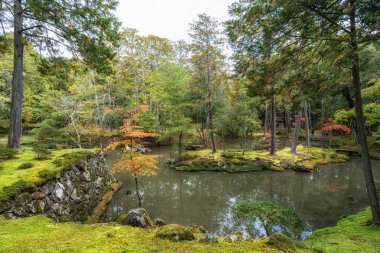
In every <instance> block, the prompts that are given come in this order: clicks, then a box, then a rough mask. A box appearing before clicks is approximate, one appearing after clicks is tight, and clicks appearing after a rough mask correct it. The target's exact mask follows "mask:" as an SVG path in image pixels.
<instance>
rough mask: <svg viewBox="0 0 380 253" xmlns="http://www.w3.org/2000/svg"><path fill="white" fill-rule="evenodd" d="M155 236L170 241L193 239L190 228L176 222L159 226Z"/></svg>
mask: <svg viewBox="0 0 380 253" xmlns="http://www.w3.org/2000/svg"><path fill="white" fill-rule="evenodd" d="M155 236H156V237H158V238H161V239H167V240H170V241H191V240H194V239H195V237H194V235H193V233H192V232H191V231H190V229H188V228H186V227H184V226H181V225H178V224H169V225H166V226H163V227H160V228H159V230H158V231H157V232H156V234H155Z"/></svg>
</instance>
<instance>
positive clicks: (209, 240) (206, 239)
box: [197, 234, 218, 243]
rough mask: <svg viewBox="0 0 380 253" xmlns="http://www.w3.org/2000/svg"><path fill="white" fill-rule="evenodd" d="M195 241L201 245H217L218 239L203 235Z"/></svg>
mask: <svg viewBox="0 0 380 253" xmlns="http://www.w3.org/2000/svg"><path fill="white" fill-rule="evenodd" d="M197 241H198V242H201V243H218V239H217V238H216V237H215V236H214V235H211V234H204V235H202V236H199V237H197Z"/></svg>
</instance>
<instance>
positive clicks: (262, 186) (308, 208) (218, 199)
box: [105, 158, 380, 234]
mask: <svg viewBox="0 0 380 253" xmlns="http://www.w3.org/2000/svg"><path fill="white" fill-rule="evenodd" d="M165 160H166V159H164V158H163V159H162V164H161V165H160V166H161V167H160V168H161V169H160V171H159V173H158V175H157V176H154V177H148V178H141V189H140V190H141V195H142V196H143V206H144V207H145V208H146V209H147V210H148V212H149V213H150V214H151V216H152V217H160V218H163V219H166V220H167V221H168V222H170V223H181V224H184V225H188V224H200V225H203V226H204V227H205V228H206V229H208V230H210V231H211V232H218V234H227V233H231V232H233V231H234V230H238V229H239V228H236V227H234V225H233V217H232V211H231V206H232V205H233V204H234V203H235V202H236V201H237V200H241V199H251V200H272V201H274V202H277V203H279V204H280V205H282V206H284V207H287V208H292V209H294V210H295V211H296V212H297V213H298V214H299V216H300V217H301V218H302V220H303V221H304V222H306V223H307V224H309V225H311V226H312V228H313V229H315V228H320V227H325V226H330V225H333V224H335V222H336V220H337V219H338V217H340V216H342V215H345V214H349V213H354V212H356V211H358V210H359V209H360V208H362V207H363V206H365V205H366V204H367V198H366V194H365V189H364V187H363V186H364V183H363V180H362V178H363V176H362V172H361V169H360V166H359V163H358V161H356V160H354V161H352V162H349V163H346V164H333V165H328V166H326V167H325V168H323V169H317V170H316V171H314V172H313V173H308V174H303V173H295V172H291V171H288V172H284V173H275V172H268V171H263V172H253V173H243V174H227V173H189V172H177V171H174V170H171V169H169V168H167V166H166V165H165V164H164V161H165ZM110 162H112V161H110ZM378 165H380V164H379V163H377V165H376V164H375V166H374V167H375V168H378V169H380V168H379V166H378ZM375 174H376V173H375ZM378 174H379V173H378ZM121 179H122V181H123V187H126V188H127V189H128V190H132V189H133V182H132V179H131V178H129V177H128V176H126V175H123V176H121ZM331 189H333V190H331ZM125 191H126V189H125V188H124V189H122V190H121V191H120V192H119V193H118V194H117V195H116V196H115V197H114V199H113V200H112V202H111V204H110V206H109V207H108V210H107V211H106V214H105V219H106V220H111V219H113V218H115V217H117V216H118V214H120V213H123V212H124V213H125V212H127V211H128V210H129V209H131V208H133V207H136V206H137V199H136V197H135V196H134V194H132V195H125Z"/></svg>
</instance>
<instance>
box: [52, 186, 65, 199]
mask: <svg viewBox="0 0 380 253" xmlns="http://www.w3.org/2000/svg"><path fill="white" fill-rule="evenodd" d="M64 190H65V188H64V186H63V184H61V183H59V182H58V183H57V184H56V186H55V188H54V190H53V192H52V198H53V199H54V200H56V201H61V200H63V198H64V197H65V195H64Z"/></svg>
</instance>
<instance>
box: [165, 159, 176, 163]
mask: <svg viewBox="0 0 380 253" xmlns="http://www.w3.org/2000/svg"><path fill="white" fill-rule="evenodd" d="M176 163H177V159H175V158H169V159H168V161H167V164H176Z"/></svg>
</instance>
